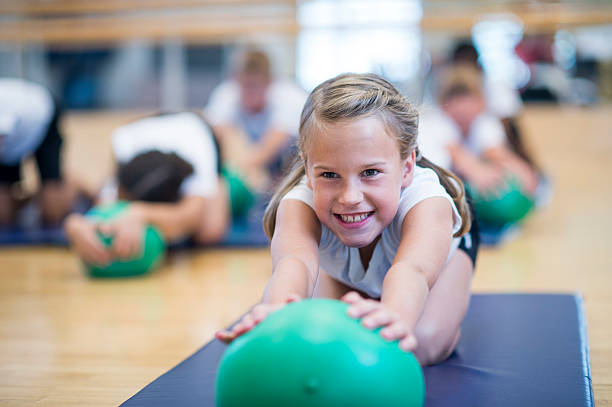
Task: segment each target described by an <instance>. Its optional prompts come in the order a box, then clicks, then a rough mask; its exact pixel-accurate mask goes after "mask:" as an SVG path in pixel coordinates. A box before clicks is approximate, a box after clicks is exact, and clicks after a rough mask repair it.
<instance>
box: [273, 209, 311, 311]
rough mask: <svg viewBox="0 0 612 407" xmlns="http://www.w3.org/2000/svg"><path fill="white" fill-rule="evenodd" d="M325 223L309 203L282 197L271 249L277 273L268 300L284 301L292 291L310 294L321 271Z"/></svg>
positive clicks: (306, 295) (302, 295) (274, 301)
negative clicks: (320, 261)
mask: <svg viewBox="0 0 612 407" xmlns="http://www.w3.org/2000/svg"><path fill="white" fill-rule="evenodd" d="M320 238H321V223H320V222H319V220H318V219H317V217H316V215H315V212H314V210H313V209H312V208H311V207H310V206H308V205H306V204H305V203H303V202H301V201H298V200H294V199H287V200H284V201H281V203H280V205H279V207H278V212H277V214H276V227H275V230H274V236H273V237H272V244H271V253H272V265H273V273H272V277H271V278H270V281H268V285H267V286H266V290H265V292H264V297H263V302H264V303H282V302H284V301H285V300H286V299H287V297H288V296H289V295H290V294H294V295H298V296H300V297H301V298H305V297H310V296H311V295H312V292H313V290H314V285H315V281H316V279H317V274H318V272H319V240H320Z"/></svg>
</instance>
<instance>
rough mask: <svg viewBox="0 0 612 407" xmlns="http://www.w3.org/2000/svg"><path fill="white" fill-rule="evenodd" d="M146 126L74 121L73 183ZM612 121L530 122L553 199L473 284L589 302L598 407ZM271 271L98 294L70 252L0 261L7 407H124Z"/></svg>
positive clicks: (185, 269) (605, 115) (178, 269)
mask: <svg viewBox="0 0 612 407" xmlns="http://www.w3.org/2000/svg"><path fill="white" fill-rule="evenodd" d="M136 116H138V114H137V113H134V112H130V113H112V112H111V113H109V112H105V113H78V114H77V113H73V114H70V115H69V116H68V117H67V118H66V122H65V123H64V124H65V129H66V134H67V139H68V140H67V157H66V159H67V162H68V167H69V168H70V170H71V173H75V174H77V176H78V178H80V179H81V180H82V181H83V182H85V183H86V184H88V185H90V186H91V187H94V186H96V185H98V184H99V182H100V181H101V180H102V179H103V178H104V176H105V175H106V174H107V173H108V172H110V171H111V168H112V160H111V159H110V147H109V143H108V136H109V134H110V130H111V129H112V128H113V127H114V126H115V125H117V124H120V123H123V122H125V121H126V120H129V119H131V118H133V117H136ZM610 117H612V106H602V107H596V108H574V107H572V108H569V107H562V108H559V107H544V106H543V107H529V108H527V109H526V111H525V112H524V114H523V117H522V121H521V124H522V127H523V129H524V132H525V133H526V135H527V136H528V142H529V145H530V146H531V147H532V150H533V151H534V152H535V153H536V156H537V158H538V160H539V161H540V163H541V165H542V167H543V168H545V170H546V172H547V173H548V174H549V175H550V177H551V178H552V181H553V183H554V197H553V200H552V202H551V204H550V205H549V206H547V207H545V208H543V209H542V210H540V211H539V212H537V213H535V214H534V215H533V216H532V217H531V218H530V219H529V220H528V221H527V222H526V223H525V225H524V227H523V229H522V231H521V234H520V236H518V237H517V238H515V239H514V240H512V241H510V242H508V243H506V244H504V245H503V246H501V247H498V248H485V249H483V250H482V251H481V254H480V257H479V259H478V265H477V271H476V274H475V277H474V284H473V288H474V291H475V292H580V293H582V295H583V296H584V304H585V309H586V314H587V323H588V338H589V345H590V357H591V368H592V378H593V390H594V396H595V404H596V405H606V404H608V403H609V402H611V401H612V341H611V339H612V324H611V323H610V321H611V319H610V315H612V295H611V294H610V290H611V288H612V250H611V248H612V245H611V243H612V239H611V238H610V234H611V233H612V209H611V205H610V202H611V201H612V187H610V180H609V178H608V177H610V176H612V131H611V130H610V129H611V128H612V126H611V124H612V123H611V119H610ZM270 268H271V261H270V257H269V254H268V252H267V250H266V249H256V250H224V249H219V250H217V249H215V250H211V249H199V250H192V251H185V252H181V253H174V254H173V255H172V256H171V257H170V258H169V259H168V261H167V263H166V264H165V265H164V266H163V267H162V268H161V269H160V270H158V271H157V272H156V273H154V274H152V275H150V276H148V277H145V278H139V279H129V280H118V281H112V280H111V281H102V280H89V279H88V278H86V277H85V276H84V275H83V273H82V271H81V269H80V265H79V262H78V261H77V259H76V258H75V256H74V255H72V254H71V253H70V251H68V250H67V249H66V248H57V247H4V248H0V404H2V405H7V406H21V405H33V404H36V405H40V406H73V405H74V406H76V405H79V406H83V405H87V406H109V405H118V404H120V403H121V402H123V401H124V400H126V399H127V398H129V397H130V396H132V395H133V394H134V393H136V392H137V391H138V390H140V389H141V388H142V387H143V386H145V385H146V384H148V383H149V382H151V381H152V380H153V379H155V378H156V377H158V376H159V375H161V374H162V373H164V372H165V371H167V370H168V369H170V368H171V367H173V366H175V365H176V364H177V363H179V362H180V361H182V360H183V359H184V358H186V357H187V356H189V355H190V354H191V353H193V352H194V351H195V350H197V349H198V348H199V347H200V346H202V345H203V344H205V343H206V342H208V341H209V340H211V339H212V337H213V334H214V332H215V331H216V330H217V329H219V328H222V327H224V326H226V325H228V324H229V323H231V322H232V321H234V320H235V319H236V318H237V317H238V316H239V315H241V314H242V313H243V312H244V311H246V310H247V309H248V308H249V307H250V306H251V305H252V304H254V303H255V302H256V301H257V300H258V299H259V296H260V293H261V292H262V290H263V287H264V284H265V282H266V280H267V278H268V276H269V275H270ZM606 321H608V322H606ZM551 340H554V338H551Z"/></svg>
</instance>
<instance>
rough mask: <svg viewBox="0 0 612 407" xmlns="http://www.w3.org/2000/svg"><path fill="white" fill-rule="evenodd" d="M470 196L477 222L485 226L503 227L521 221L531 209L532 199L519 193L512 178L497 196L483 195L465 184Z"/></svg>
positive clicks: (516, 182) (517, 185)
mask: <svg viewBox="0 0 612 407" xmlns="http://www.w3.org/2000/svg"><path fill="white" fill-rule="evenodd" d="M466 188H467V189H468V191H469V193H470V194H471V196H472V201H473V203H474V211H475V212H476V216H477V217H478V220H480V221H481V222H483V223H485V224H489V225H494V226H503V225H506V224H508V223H514V222H518V221H520V220H521V219H523V218H524V217H525V216H526V215H527V214H528V213H529V211H531V209H532V208H533V199H532V198H530V197H528V196H527V195H525V194H524V193H523V192H522V191H521V187H520V185H519V183H518V181H517V180H516V179H514V178H510V179H508V180H506V182H505V184H504V186H503V188H502V190H501V191H500V195H499V196H492V195H485V194H482V193H480V192H479V191H478V190H477V189H476V188H474V187H472V186H470V185H469V184H466Z"/></svg>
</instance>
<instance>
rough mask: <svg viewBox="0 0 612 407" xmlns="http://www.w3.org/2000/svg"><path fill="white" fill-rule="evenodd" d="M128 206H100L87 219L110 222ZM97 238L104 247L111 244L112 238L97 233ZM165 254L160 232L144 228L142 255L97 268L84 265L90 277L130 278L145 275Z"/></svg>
mask: <svg viewBox="0 0 612 407" xmlns="http://www.w3.org/2000/svg"><path fill="white" fill-rule="evenodd" d="M128 206H129V202H125V201H119V202H115V203H112V204H109V205H100V206H97V207H95V208H93V209H91V210H90V211H89V212H88V213H87V215H86V216H87V217H89V218H92V219H95V220H101V221H110V220H112V219H114V218H115V217H117V216H119V215H120V214H121V213H123V211H125V210H126V209H127V208H128ZM98 237H99V238H100V240H101V241H102V242H103V243H104V245H105V246H106V247H110V246H111V245H112V244H113V237H112V236H105V235H103V234H101V233H98ZM165 252H166V244H165V241H164V238H163V236H162V234H161V233H160V231H159V230H158V229H157V228H156V227H154V226H152V225H149V226H146V227H145V229H144V234H143V237H142V253H141V254H140V255H139V256H137V257H134V258H130V259H115V260H113V261H111V262H110V263H109V264H107V265H105V266H102V267H99V266H97V265H93V264H87V263H85V270H86V272H87V274H88V275H89V276H91V277H132V276H139V275H142V274H146V273H148V272H150V271H151V270H153V269H154V268H155V267H157V265H158V264H159V263H160V262H161V261H162V259H163V258H164V255H165Z"/></svg>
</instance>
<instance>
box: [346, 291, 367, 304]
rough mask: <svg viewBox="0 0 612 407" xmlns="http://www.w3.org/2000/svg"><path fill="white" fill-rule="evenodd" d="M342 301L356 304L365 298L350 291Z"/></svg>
mask: <svg viewBox="0 0 612 407" xmlns="http://www.w3.org/2000/svg"><path fill="white" fill-rule="evenodd" d="M341 300H342V301H343V302H347V303H349V304H354V303H356V302H358V301H361V300H363V297H361V295H359V293H357V292H356V291H350V292H348V293H346V294H344V296H343V297H342V298H341Z"/></svg>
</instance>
